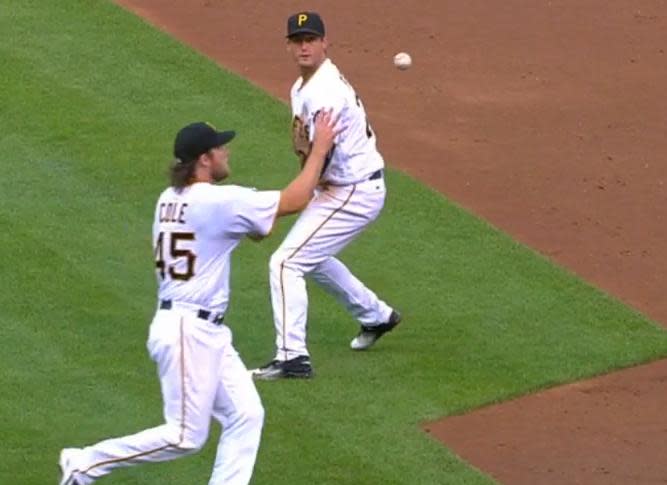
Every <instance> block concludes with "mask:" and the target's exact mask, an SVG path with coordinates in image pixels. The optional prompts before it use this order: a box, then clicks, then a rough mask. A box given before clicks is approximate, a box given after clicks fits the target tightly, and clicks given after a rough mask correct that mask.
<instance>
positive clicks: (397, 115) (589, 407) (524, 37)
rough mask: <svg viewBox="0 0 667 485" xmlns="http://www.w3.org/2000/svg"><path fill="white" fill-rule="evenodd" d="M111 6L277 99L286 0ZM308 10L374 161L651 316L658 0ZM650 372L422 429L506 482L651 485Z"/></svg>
mask: <svg viewBox="0 0 667 485" xmlns="http://www.w3.org/2000/svg"><path fill="white" fill-rule="evenodd" d="M120 3H121V4H124V5H125V6H127V7H128V8H130V9H131V10H133V11H135V12H136V13H138V14H139V15H142V16H144V17H145V18H147V19H148V20H149V21H150V22H152V23H154V24H155V25H157V26H158V27H160V28H162V29H164V30H166V31H168V32H170V33H171V34H173V35H174V36H176V37H178V38H180V39H182V40H184V41H185V42H187V43H189V44H190V45H192V46H194V47H195V48H197V49H198V50H200V51H201V52H203V53H205V54H206V55H208V56H210V57H212V58H213V59H216V60H217V61H218V62H219V63H220V64H222V65H224V66H226V67H228V68H230V69H232V70H234V71H236V72H238V73H239V74H241V75H243V76H245V77H246V78H248V79H250V80H251V81H252V82H254V83H255V84H257V85H258V86H261V87H263V88H265V89H266V90H268V91H269V92H270V93H272V94H273V95H275V96H277V97H280V98H282V99H285V98H286V96H287V93H288V89H289V86H290V85H291V82H292V81H293V77H294V71H293V69H292V68H291V64H290V62H289V60H288V59H287V57H286V53H285V49H284V43H283V41H282V35H283V30H284V25H283V24H284V19H285V18H286V17H287V15H288V14H290V13H293V12H294V11H296V10H298V9H300V8H303V6H304V3H303V2H297V1H289V0H275V1H271V2H268V1H257V2H239V1H237V2H232V1H230V0H187V1H186V0H183V1H181V2H171V1H167V0H121V1H120ZM311 4H312V6H313V8H316V9H318V10H319V11H320V13H322V15H323V16H324V18H325V21H326V22H327V28H328V31H329V33H330V41H331V43H332V47H331V54H332V57H333V58H334V59H335V61H336V63H337V64H338V65H339V66H340V67H341V68H342V70H343V71H344V72H345V73H346V76H347V77H348V78H349V79H350V80H351V81H352V82H353V83H354V84H355V86H357V87H358V89H359V91H360V92H361V93H362V95H363V98H364V102H365V104H366V106H367V107H368V110H369V112H370V116H371V119H372V120H373V124H374V126H375V127H376V130H377V132H378V133H379V135H380V138H379V142H380V148H381V150H382V151H383V153H384V154H385V156H386V158H387V160H388V161H389V164H390V165H391V166H393V167H395V168H399V169H401V170H404V171H406V172H408V173H410V174H412V175H413V176H415V177H417V178H420V179H422V180H423V181H424V182H425V183H427V184H429V185H431V186H433V187H435V188H436V189H438V190H440V191H442V192H443V193H445V194H446V195H447V196H448V197H449V198H451V199H453V200H455V201H456V202H457V203H459V204H460V205H462V206H464V207H466V208H468V209H470V210H471V211H473V212H475V213H476V214H478V215H480V216H481V217H483V218H485V219H486V220H488V221H490V222H491V223H492V224H494V225H495V226H497V227H499V228H501V229H503V230H504V231H506V232H509V233H510V234H512V235H513V236H514V237H515V238H517V239H518V240H520V241H521V242H523V243H525V244H527V245H529V246H531V247H533V248H535V249H537V250H538V251H540V252H541V253H543V254H545V255H546V256H548V257H550V258H552V259H553V260H555V261H556V262H557V263H558V264H560V265H562V266H565V267H567V268H569V269H570V270H572V271H573V272H576V273H577V274H578V275H580V276H581V277H583V278H584V279H587V280H588V281H590V282H592V283H593V284H595V285H596V286H598V287H600V288H602V289H604V290H605V291H608V292H609V293H611V294H614V295H615V296H617V297H618V298H620V299H622V300H623V301H625V302H626V303H628V304H629V305H631V306H633V307H635V308H637V309H638V310H640V311H642V312H643V313H645V314H646V315H648V316H650V317H652V318H654V319H655V320H657V321H659V322H661V323H662V324H665V325H667V298H665V295H666V294H667V291H666V290H667V257H666V256H665V241H667V220H666V219H667V215H666V214H667V212H666V209H665V208H666V207H667V196H666V189H667V187H666V186H665V184H667V162H666V161H665V160H666V158H667V124H666V123H665V120H667V95H665V94H664V93H665V86H667V52H666V51H667V36H665V32H667V11H665V8H664V2H663V1H662V0H653V1H650V0H638V1H634V2H627V1H623V0H608V1H603V0H595V1H593V0H578V1H577V0H569V1H558V0H552V1H548V0H540V1H534V2H525V1H522V0H507V1H504V2H488V1H486V0H469V1H466V2H460V1H455V0H422V1H420V2H418V3H417V4H415V3H414V2H407V1H406V0H400V1H396V2H387V1H383V0H368V1H366V2H353V1H351V0H336V1H335V2H334V1H333V0H331V1H315V2H311ZM346 4H349V5H346ZM412 4H414V5H418V9H415V7H413V6H412ZM269 13H270V14H269ZM403 50H404V51H408V52H410V53H411V54H412V56H413V59H414V62H415V63H414V66H413V68H411V69H410V70H408V71H404V72H399V71H398V70H396V69H395V68H393V66H392V64H391V57H392V56H393V54H394V53H395V52H398V51H403ZM666 380H667V362H665V361H663V362H658V363H656V364H653V365H647V366H641V367H637V368H634V369H630V370H627V371H623V372H619V373H616V374H612V375H609V376H605V377H602V378H598V379H594V380H591V381H588V382H581V383H576V384H572V385H568V386H563V387H560V388H557V389H552V390H550V391H547V392H544V393H540V394H536V395H533V396H529V397H526V398H523V399H519V400H516V401H513V402H510V403H506V404H502V405H499V406H494V407H489V408H487V409H482V410H479V411H477V412H475V413H471V414H469V415H466V416H461V417H454V418H450V419H448V420H446V421H444V422H442V423H433V424H430V425H428V427H427V428H428V430H429V432H431V433H432V434H433V435H435V436H437V437H439V438H441V439H442V440H443V441H445V442H446V443H447V445H448V446H450V447H451V448H452V449H454V450H455V451H456V452H457V453H459V454H460V455H461V456H463V457H464V458H465V459H466V460H468V461H469V462H471V463H472V464H474V465H475V466H477V467H478V468H481V469H482V470H484V471H485V472H487V473H489V474H491V475H492V476H494V477H496V478H497V479H498V480H499V481H501V482H503V483H508V484H563V483H567V484H575V483H576V484H579V483H580V484H587V485H590V484H610V483H611V484H652V483H665V480H667V462H666V461H665V459H664V457H665V456H666V453H665V452H666V451H667V425H664V424H663V423H664V418H662V414H663V413H662V411H663V410H664V409H667V393H665V392H664V382H665V381H666Z"/></svg>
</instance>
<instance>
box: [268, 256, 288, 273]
mask: <svg viewBox="0 0 667 485" xmlns="http://www.w3.org/2000/svg"><path fill="white" fill-rule="evenodd" d="M286 260H287V255H286V254H284V253H283V252H282V251H280V250H278V251H276V252H275V253H273V254H272V255H271V259H270V260H269V271H270V272H271V274H272V275H278V274H280V271H281V270H282V269H283V266H284V264H285V261H286Z"/></svg>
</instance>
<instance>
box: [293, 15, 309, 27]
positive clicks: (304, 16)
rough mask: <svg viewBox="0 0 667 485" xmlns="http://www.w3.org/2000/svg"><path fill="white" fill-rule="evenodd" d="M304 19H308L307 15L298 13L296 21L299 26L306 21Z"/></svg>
mask: <svg viewBox="0 0 667 485" xmlns="http://www.w3.org/2000/svg"><path fill="white" fill-rule="evenodd" d="M306 20H308V15H306V14H305V13H300V14H299V17H298V18H297V20H296V23H297V24H299V27H301V26H302V25H303V24H304V23H305V22H306Z"/></svg>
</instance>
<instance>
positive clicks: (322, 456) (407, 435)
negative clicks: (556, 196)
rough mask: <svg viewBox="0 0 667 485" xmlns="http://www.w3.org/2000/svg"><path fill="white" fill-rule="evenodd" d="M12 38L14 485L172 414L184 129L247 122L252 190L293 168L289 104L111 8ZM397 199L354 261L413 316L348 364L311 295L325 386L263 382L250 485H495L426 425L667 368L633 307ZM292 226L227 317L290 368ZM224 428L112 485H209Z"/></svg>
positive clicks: (443, 205) (484, 234)
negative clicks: (162, 204) (595, 379)
mask: <svg viewBox="0 0 667 485" xmlns="http://www.w3.org/2000/svg"><path fill="white" fill-rule="evenodd" d="M0 30H1V31H2V32H3V34H4V35H3V42H2V43H1V44H0V63H1V65H2V75H0V114H1V115H2V116H1V117H0V129H1V133H2V134H1V135H0V163H1V164H2V167H3V169H4V170H5V176H4V177H2V178H1V179H0V194H1V204H0V223H1V224H2V228H3V230H2V232H1V234H0V247H2V251H3V257H2V258H0V271H1V274H2V283H1V284H2V291H0V328H1V332H2V346H3V350H2V353H0V365H1V366H2V369H3V371H2V373H1V374H0V379H1V381H0V384H1V387H0V388H1V389H2V398H1V399H0V415H1V416H2V436H3V444H4V452H3V458H2V460H0V483H3V484H5V483H12V484H39V485H42V484H44V483H56V480H57V470H56V462H57V457H58V452H59V450H60V448H62V447H63V446H67V445H69V446H71V445H84V444H88V443H91V442H95V441H98V440H100V439H102V438H105V437H109V436H116V435H122V434H126V433H130V432H135V431H138V430H140V429H143V428H146V427H150V426H154V425H156V424H159V422H160V420H161V416H162V411H161V399H160V395H159V388H158V382H157V378H156V375H155V370H154V367H153V364H152V362H151V361H150V360H149V358H148V356H147V353H146V350H145V339H146V336H147V329H148V324H149V322H150V318H151V316H152V313H153V310H154V308H155V277H154V274H153V261H152V252H151V247H150V226H151V222H152V212H153V205H154V203H155V200H156V198H157V195H158V194H159V192H160V191H161V190H162V188H163V187H164V185H165V183H166V177H165V173H166V172H165V171H166V167H167V164H168V162H169V159H170V155H171V148H172V147H171V144H172V141H173V136H174V134H175V132H176V130H177V129H178V128H180V126H182V125H184V124H185V123H187V122H190V121H195V120H200V119H201V120H207V121H211V122H213V123H214V124H216V125H218V126H219V127H220V128H228V127H229V128H234V129H236V130H237V131H238V132H239V136H238V138H237V140H236V141H234V143H233V144H232V150H233V154H232V162H231V163H232V167H233V169H234V175H233V177H232V180H231V181H232V182H233V183H238V184H242V185H252V186H257V187H259V188H277V187H281V186H283V185H284V184H286V183H287V182H288V181H289V179H290V177H291V176H292V175H293V174H294V173H295V170H296V164H295V163H294V160H293V158H292V156H291V154H290V144H289V140H288V138H287V136H286V135H285V134H286V133H287V130H286V126H288V125H289V122H290V115H289V112H288V109H287V107H286V106H285V105H284V104H282V103H280V102H278V101H276V100H275V99H272V98H270V97H268V96H267V95H265V94H264V93H262V92H260V91H258V90H257V89H256V88H254V87H252V86H251V85H250V84H249V83H247V82H246V81H244V80H241V79H239V78H237V77H235V76H233V75H231V74H230V73H228V72H226V71H225V70H223V69H221V68H220V67H219V66H217V65H216V64H214V63H212V62H211V61H209V60H207V59H205V58H203V57H202V56H200V55H199V54H197V53H195V52H193V51H191V50H190V49H189V48H186V47H184V46H182V45H180V44H179V43H177V42H176V41H175V40H173V39H170V38H169V37H167V36H166V35H164V34H162V33H159V32H157V31H155V30H153V29H152V28H151V27H150V26H148V25H147V24H145V23H143V22H142V21H141V20H139V19H137V18H135V17H133V16H132V15H130V14H128V13H127V12H125V11H123V10H120V9H119V8H118V7H116V6H114V5H112V4H110V3H108V2H105V1H99V0H86V1H84V0H62V1H59V2H55V1H52V2H43V1H40V2H38V1H36V0H24V1H18V0H9V1H8V2H4V4H3V5H2V6H1V7H0ZM370 109H371V111H372V107H370ZM381 136H382V134H381V133H380V142H381V140H382V139H381ZM389 163H390V164H391V161H389ZM388 185H389V188H390V196H389V199H388V202H387V205H386V208H385V212H384V214H383V216H382V217H381V218H380V220H379V221H378V222H377V223H376V224H375V225H374V226H373V227H372V228H371V229H370V230H369V231H367V233H366V234H364V236H363V237H361V238H360V239H359V240H358V241H357V242H355V243H354V244H353V245H352V246H351V247H350V248H348V249H347V250H346V251H345V252H344V253H343V254H342V259H343V260H344V261H345V262H347V263H349V265H350V267H351V268H352V269H353V270H354V271H355V272H356V273H357V274H358V275H359V276H360V277H361V278H362V280H364V281H366V282H367V283H368V284H369V286H371V287H372V288H373V289H375V290H376V291H377V292H378V293H379V294H380V295H382V296H383V297H384V298H385V299H387V300H388V301H389V302H390V304H392V305H395V306H396V307H398V308H399V309H401V310H402V311H403V313H404V323H403V324H402V325H401V327H399V329H398V330H397V331H396V332H394V333H392V334H390V335H389V336H387V338H386V339H383V341H382V342H381V344H380V345H378V347H377V348H374V349H373V350H372V351H369V352H367V353H361V354H359V353H353V352H351V351H350V350H348V342H349V339H350V338H351V337H352V336H353V335H354V334H355V333H356V331H357V327H356V324H355V322H354V321H352V320H351V318H350V317H348V316H347V315H346V314H345V312H344V311H343V309H342V308H340V307H338V306H337V305H336V303H335V302H334V301H333V300H332V299H330V298H329V297H328V296H326V295H325V294H324V293H322V292H321V291H320V290H319V289H318V288H315V287H312V288H311V303H312V304H311V308H310V327H309V328H310V333H309V339H310V347H311V352H312V354H313V359H314V364H315V370H316V372H317V374H318V375H317V377H316V378H315V379H313V380H311V381H307V382H291V381H288V382H271V383H264V382H262V383H259V385H258V387H259V391H260V393H261V395H262V398H263V400H264V403H265V406H266V409H267V421H266V426H265V433H264V439H263V442H262V447H261V449H260V454H259V457H258V461H257V466H256V472H255V478H254V481H253V483H254V484H257V485H261V484H270V485H281V484H286V485H287V484H289V485H302V484H303V485H312V484H355V485H359V484H369V485H370V484H373V485H377V484H383V485H384V484H488V483H492V480H491V479H489V478H488V477H486V476H484V475H483V474H481V473H480V472H478V471H477V470H475V469H473V468H471V467H469V466H468V465H467V464H466V463H464V462H462V461H460V460H459V459H458V458H457V457H456V456H455V455H454V454H452V453H451V452H450V451H448V450H447V449H446V448H445V447H443V446H442V445H441V444H440V443H438V442H436V441H434V440H432V439H431V438H430V437H429V436H428V435H426V434H425V433H424V432H423V431H422V429H421V423H423V422H424V421H426V420H430V419H434V418H437V417H439V416H443V415H447V414H455V413H463V412H465V411H466V410H469V409H471V408H475V407H479V406H482V405H485V404H488V403H493V402H498V401H502V400H505V399H508V398H510V397H514V396H519V395H522V394H526V393H529V392H531V391H535V390H537V389H541V388H545V387H549V386H552V385H555V384H558V383H563V382H568V381H572V380H576V379H580V378H582V377H586V376H592V375H595V374H599V373H603V372H606V371H609V370H611V369H615V368H619V367H623V366H628V365H632V364H634V363H638V362H645V361H649V360H652V359H656V358H658V357H662V356H665V355H667V334H666V333H665V332H664V331H663V330H662V329H660V328H658V326H656V325H655V324H653V323H651V322H649V321H648V320H646V319H645V318H644V317H642V316H641V315H639V314H638V313H636V312H634V311H633V310H631V309H628V308H627V307H624V306H623V305H621V304H620V303H619V302H618V301H616V300H614V299H612V298H610V297H608V296H606V295H604V294H602V293H601V292H599V291H597V290H596V289H594V288H591V287H590V286H588V285H587V284H585V283H583V282H581V281H580V280H578V279H577V278H575V277H573V276H572V275H571V274H568V273H567V272H565V271H563V270H561V269H559V268H557V267H554V266H553V265H552V264H551V263H550V262H548V261H547V260H545V259H544V258H542V257H541V256H539V255H537V254H535V253H534V252H533V251H531V250H529V249H527V248H525V247H523V246H521V245H519V244H517V243H516V242H514V241H513V240H512V239H510V238H509V237H507V236H506V235H504V234H502V233H500V232H498V231H497V230H495V229H494V228H492V227H490V226H489V225H487V224H486V223H485V222H483V221H480V220H478V219H476V218H475V217H473V216H471V215H470V214H467V213H466V212H464V211H462V210H460V209H459V208H457V207H456V206H455V205H454V204H452V203H451V202H449V201H447V200H446V199H445V198H443V197H442V196H441V195H439V194H436V193H434V192H433V191H431V190H429V189H427V188H425V187H423V186H422V185H420V184H419V183H417V182H416V181H415V180H413V179H411V178H409V177H407V176H405V175H403V174H400V173H396V172H390V173H389V175H388ZM434 222H435V223H436V224H435V225H434ZM289 225H290V221H283V222H282V223H281V225H280V228H279V230H278V231H277V232H276V233H275V235H274V236H273V237H272V238H270V239H268V240H267V241H265V242H263V243H261V244H255V243H250V242H249V243H245V244H243V245H241V247H240V248H239V250H238V251H237V252H236V253H235V257H234V262H233V264H234V267H233V276H232V306H231V310H230V313H229V315H228V318H227V322H229V324H230V326H231V327H232V329H233V331H234V335H235V343H236V347H237V349H238V350H239V351H240V352H241V355H242V356H243V358H244V360H245V362H246V364H247V365H248V366H255V365H258V364H263V363H264V361H265V360H266V359H268V358H270V357H271V356H272V354H273V347H272V342H273V327H272V322H271V313H270V306H269V289H268V273H267V271H268V270H267V265H268V259H269V256H270V254H271V252H272V250H273V249H275V247H276V246H277V245H278V244H279V242H280V240H281V237H282V235H284V233H285V231H286V230H287V229H288V228H289ZM218 433H219V429H217V428H214V431H213V434H212V437H211V438H212V439H211V440H210V442H209V445H208V446H207V447H206V448H205V450H204V451H203V452H202V453H201V454H199V455H196V456H193V457H188V458H184V459H182V460H178V461H175V462H171V463H167V464H159V465H149V466H145V467H138V468H133V469H129V470H121V471H119V472H118V473H117V474H114V475H112V476H111V477H109V478H107V479H105V480H103V481H102V482H103V483H123V484H177V483H178V484H180V483H206V481H207V479H208V476H209V472H210V467H211V465H212V463H213V454H214V451H215V441H216V440H217V436H218ZM102 482H101V483H102Z"/></svg>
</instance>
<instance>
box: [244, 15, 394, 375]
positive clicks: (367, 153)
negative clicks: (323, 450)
mask: <svg viewBox="0 0 667 485" xmlns="http://www.w3.org/2000/svg"><path fill="white" fill-rule="evenodd" d="M287 47H288V51H289V52H290V53H291V55H292V57H293V59H294V61H295V62H296V64H297V66H298V68H299V71H300V74H301V76H300V77H299V78H298V79H297V80H296V82H295V83H294V85H293V86H292V89H291V93H290V97H291V106H292V114H293V124H292V125H293V126H292V127H293V143H294V150H295V152H296V153H297V155H298V156H299V157H300V158H301V159H302V160H304V159H305V158H306V157H307V156H308V154H309V153H310V150H311V149H312V140H313V136H314V134H316V133H317V126H315V125H314V120H315V118H316V115H317V113H318V112H320V111H321V110H322V109H324V108H325V107H328V106H331V107H333V111H334V113H335V114H337V115H339V116H340V122H341V125H343V126H345V132H344V133H341V134H339V135H338V136H337V137H336V139H335V144H334V146H333V148H332V150H331V152H330V153H329V154H328V156H327V159H326V161H325V166H324V170H323V172H322V177H321V180H320V186H319V187H318V190H317V193H316V196H315V197H314V198H313V200H312V201H311V202H310V204H309V205H308V207H307V208H306V209H305V210H304V211H303V212H302V213H301V215H300V216H299V219H298V220H297V222H296V223H295V224H294V226H293V227H292V229H291V231H290V232H289V234H288V235H287V237H286V238H285V240H284V241H283V243H282V245H281V246H280V247H279V248H278V250H277V251H276V252H275V253H274V254H273V256H272V257H271V262H270V284H271V301H272V306H273V318H274V325H275V330H276V348H277V351H276V354H275V358H274V359H273V360H272V361H271V362H269V363H268V364H267V365H265V366H264V367H261V368H259V369H256V370H255V371H253V375H254V376H255V377H256V378H258V379H277V378H282V377H305V378H308V377H311V376H312V375H313V368H312V364H311V360H310V356H309V353H308V349H307V347H306V315H307V310H308V296H307V293H306V282H305V280H304V276H305V275H309V276H310V277H311V278H312V279H313V280H315V281H316V282H317V283H318V284H320V285H322V287H323V288H324V289H325V290H326V291H328V292H329V293H330V294H332V295H333V296H334V297H335V298H336V299H337V300H338V301H340V302H341V303H342V304H343V305H345V307H346V308H347V310H348V311H349V312H350V313H352V315H353V316H354V317H356V318H357V320H358V321H359V322H360V324H361V330H360V332H359V334H358V335H357V336H356V337H355V338H354V339H353V340H352V342H351V344H350V346H351V348H352V349H354V350H365V349H368V348H369V347H371V346H372V345H373V344H374V343H375V342H376V341H377V339H379V338H380V337H381V336H382V335H383V334H385V333H386V332H388V331H390V330H392V329H393V328H394V327H395V326H396V325H398V323H399V322H400V321H401V316H400V314H399V313H398V312H397V311H396V310H393V309H392V308H391V307H389V306H388V305H387V304H386V303H385V302H384V301H382V300H380V299H379V298H378V297H377V296H376V295H375V293H373V292H372V291H371V290H370V289H368V288H367V287H366V286H364V284H363V283H362V282H361V281H359V280H358V279H357V278H356V277H355V276H354V275H353V274H352V273H351V272H350V270H348V269H347V267H346V266H345V265H344V264H343V263H342V262H341V261H339V260H338V259H336V257H335V256H336V254H337V253H338V252H339V251H341V250H342V249H343V248H344V247H345V246H347V245H348V244H349V243H350V242H351V241H352V240H353V239H354V238H355V237H357V236H358V235H359V234H360V233H361V232H362V231H363V230H364V229H365V228H366V227H367V226H368V225H369V224H370V223H371V222H373V221H374V220H375V219H376V218H377V217H378V215H379V214H380V211H381V209H382V207H383V205H384V200H385V193H386V189H385V183H384V177H383V168H384V161H383V159H382V156H381V155H380V153H379V152H378V150H377V148H376V138H375V133H374V132H373V129H372V128H371V126H370V124H369V123H368V120H367V118H366V111H365V110H364V106H363V104H362V102H361V99H359V96H358V95H357V93H356V92H355V90H354V88H353V87H352V86H351V85H350V83H349V82H348V81H347V80H346V79H345V77H344V76H343V75H342V74H341V73H340V71H339V70H338V68H337V67H336V66H335V65H334V64H333V63H332V62H331V60H330V59H328V58H327V39H326V37H325V28H324V22H323V21H322V19H321V17H320V16H319V15H318V14H317V13H314V12H300V13H297V14H295V15H292V16H291V17H289V19H288V20H287Z"/></svg>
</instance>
